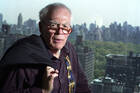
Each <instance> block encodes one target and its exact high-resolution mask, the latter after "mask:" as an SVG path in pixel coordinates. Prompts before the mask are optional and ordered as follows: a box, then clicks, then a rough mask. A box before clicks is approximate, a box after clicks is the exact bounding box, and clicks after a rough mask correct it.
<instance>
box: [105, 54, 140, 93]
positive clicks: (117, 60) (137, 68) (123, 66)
mask: <svg viewBox="0 0 140 93" xmlns="http://www.w3.org/2000/svg"><path fill="white" fill-rule="evenodd" d="M106 59H107V65H106V76H108V77H111V78H112V79H113V80H114V81H115V83H116V84H121V85H123V93H135V90H136V88H139V92H140V55H134V54H132V53H130V55H129V56H126V55H113V54H108V55H107V56H106ZM139 92H136V93H139Z"/></svg>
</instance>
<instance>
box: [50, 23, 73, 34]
mask: <svg viewBox="0 0 140 93" xmlns="http://www.w3.org/2000/svg"><path fill="white" fill-rule="evenodd" d="M48 27H49V28H50V29H53V30H58V29H62V30H63V33H64V34H70V33H71V26H69V25H66V24H62V26H61V27H60V24H58V23H57V22H53V21H50V22H49V24H48Z"/></svg>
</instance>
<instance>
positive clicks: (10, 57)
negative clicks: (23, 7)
mask: <svg viewBox="0 0 140 93" xmlns="http://www.w3.org/2000/svg"><path fill="white" fill-rule="evenodd" d="M70 24H71V11H70V9H69V8H68V7H66V6H65V5H63V4H61V3H53V4H50V5H47V6H46V7H45V8H43V9H42V10H41V11H40V22H39V28H40V33H41V35H40V36H36V35H32V36H28V37H26V38H23V39H20V40H18V41H17V42H15V44H14V45H13V46H12V47H10V48H9V49H8V51H7V52H6V53H5V55H4V56H3V58H2V60H1V62H0V64H1V71H4V73H3V74H2V75H1V77H0V79H1V81H0V93H90V90H89V87H88V84H87V80H86V77H85V75H84V73H83V71H82V69H81V67H80V65H79V62H78V59H77V55H76V53H75V50H74V48H73V46H72V45H71V44H70V43H69V42H68V41H67V39H68V36H69V35H70V33H71V32H72V29H71V26H70Z"/></svg>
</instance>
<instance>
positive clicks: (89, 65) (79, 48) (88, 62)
mask: <svg viewBox="0 0 140 93" xmlns="http://www.w3.org/2000/svg"><path fill="white" fill-rule="evenodd" d="M75 46H76V52H77V55H78V58H79V61H80V64H81V66H82V68H83V70H84V72H85V74H86V76H87V79H88V83H89V84H90V82H91V81H92V80H93V78H94V54H93V50H92V49H91V48H89V47H87V46H84V45H83V40H82V36H77V38H76V42H75Z"/></svg>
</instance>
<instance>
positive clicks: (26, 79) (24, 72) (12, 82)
mask: <svg viewBox="0 0 140 93" xmlns="http://www.w3.org/2000/svg"><path fill="white" fill-rule="evenodd" d="M37 74H38V70H36V69H31V68H18V67H12V68H11V69H10V70H8V73H7V75H5V77H4V78H3V83H2V85H1V86H2V88H0V93H42V91H41V88H40V87H39V86H37V84H36V78H35V77H37ZM40 81H41V80H40Z"/></svg>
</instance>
